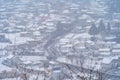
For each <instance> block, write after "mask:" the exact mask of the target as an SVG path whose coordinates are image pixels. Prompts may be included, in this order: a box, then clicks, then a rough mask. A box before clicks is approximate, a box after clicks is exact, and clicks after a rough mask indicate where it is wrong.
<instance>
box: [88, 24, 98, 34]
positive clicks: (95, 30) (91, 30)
mask: <svg viewBox="0 0 120 80" xmlns="http://www.w3.org/2000/svg"><path fill="white" fill-rule="evenodd" d="M89 34H90V35H97V34H98V29H97V27H96V25H95V24H94V23H93V24H92V26H91V28H90V30H89Z"/></svg>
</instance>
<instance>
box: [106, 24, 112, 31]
mask: <svg viewBox="0 0 120 80" xmlns="http://www.w3.org/2000/svg"><path fill="white" fill-rule="evenodd" d="M107 31H111V25H110V23H109V22H108V23H107Z"/></svg>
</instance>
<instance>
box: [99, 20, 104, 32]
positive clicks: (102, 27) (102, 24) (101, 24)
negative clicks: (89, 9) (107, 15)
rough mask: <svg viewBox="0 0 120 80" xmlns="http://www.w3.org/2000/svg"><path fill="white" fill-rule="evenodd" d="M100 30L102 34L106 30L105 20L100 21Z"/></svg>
mask: <svg viewBox="0 0 120 80" xmlns="http://www.w3.org/2000/svg"><path fill="white" fill-rule="evenodd" d="M98 30H99V32H100V33H101V32H103V31H104V30H105V24H104V23H103V20H100V22H99V25H98Z"/></svg>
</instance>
